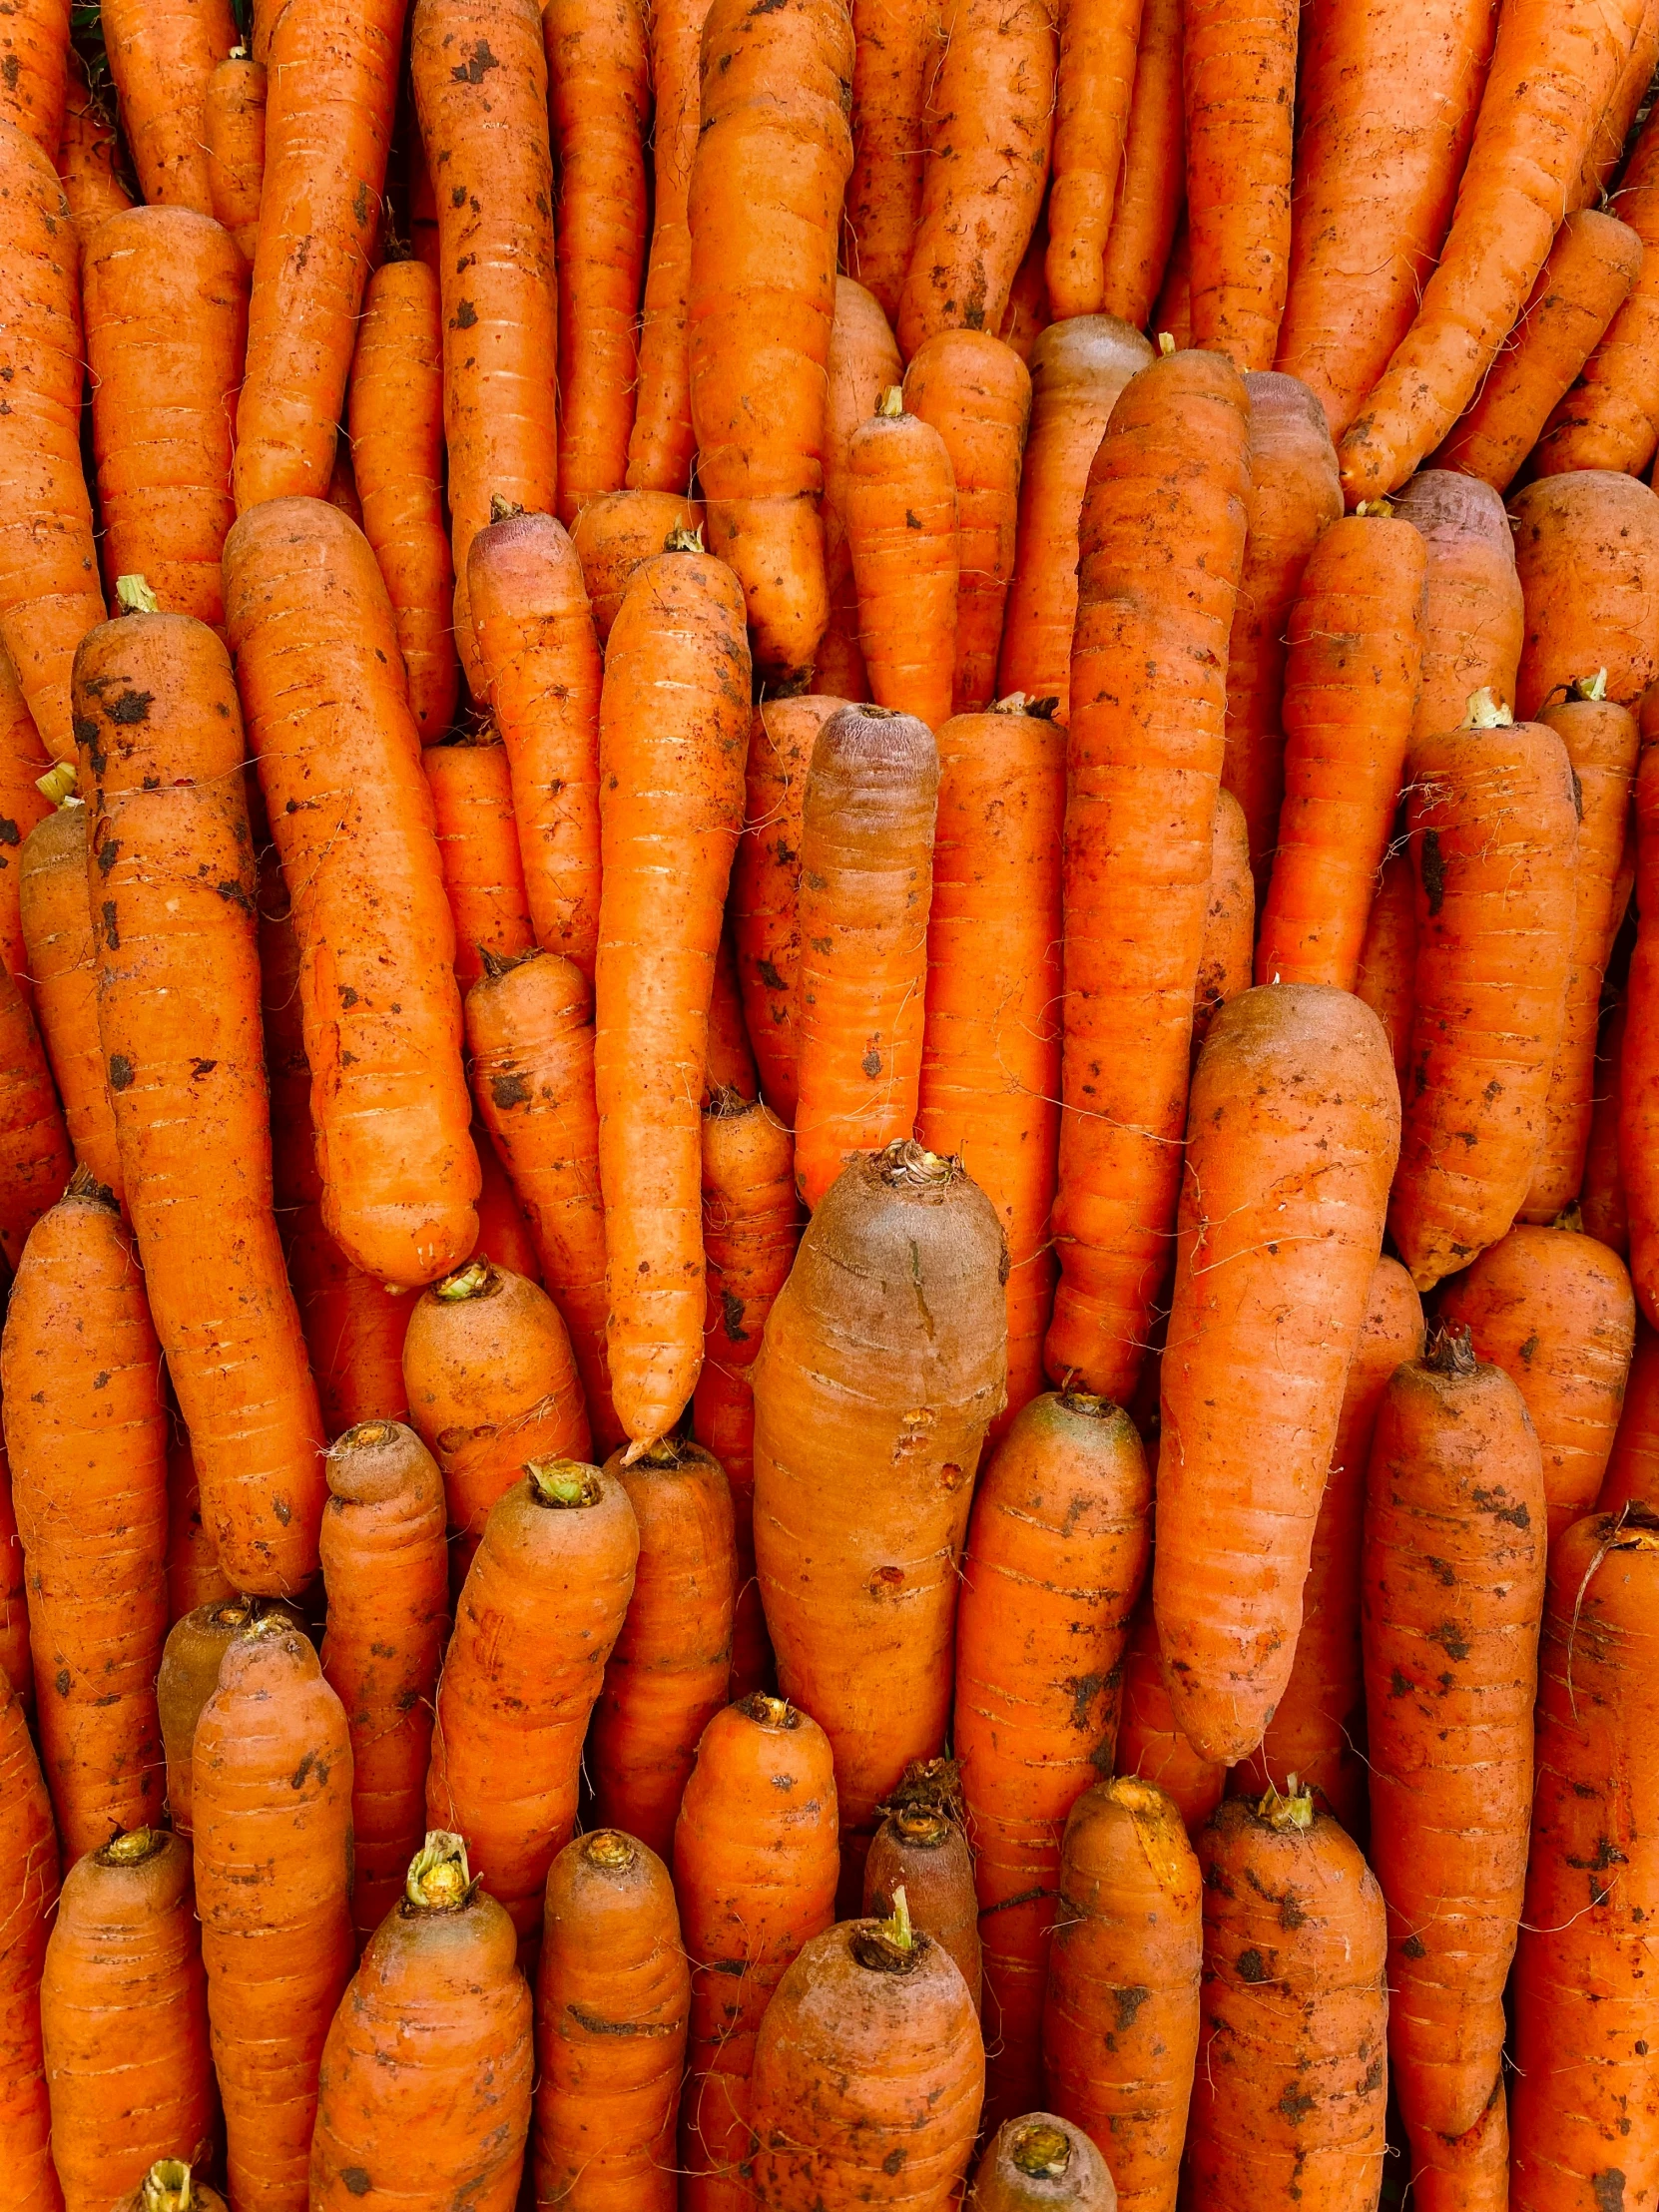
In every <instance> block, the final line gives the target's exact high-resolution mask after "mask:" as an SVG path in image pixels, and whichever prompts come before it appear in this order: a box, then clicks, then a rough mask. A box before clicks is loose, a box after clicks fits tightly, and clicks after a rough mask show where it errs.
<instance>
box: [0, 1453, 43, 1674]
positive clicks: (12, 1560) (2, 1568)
mask: <svg viewBox="0 0 1659 2212" xmlns="http://www.w3.org/2000/svg"><path fill="white" fill-rule="evenodd" d="M27 1584H28V1575H27V1571H26V1568H25V1565H24V1559H23V1545H22V1542H21V1540H20V1539H19V1537H18V1533H17V1512H16V1509H15V1507H14V1506H13V1504H12V1470H11V1463H10V1461H9V1460H8V1459H7V1457H6V1451H5V1445H4V1442H3V1441H0V1695H3V1693H4V1692H5V1691H6V1690H7V1689H8V1688H9V1689H10V1691H11V1693H12V1695H13V1696H14V1697H15V1698H16V1699H17V1701H18V1703H19V1704H20V1705H21V1706H22V1707H23V1710H24V1713H25V1716H27V1715H28V1714H29V1713H31V1712H32V1711H33V1709H34V1702H35V1670H34V1666H33V1664H32V1662H31V1660H30V1657H29V1605H28V1596H27Z"/></svg>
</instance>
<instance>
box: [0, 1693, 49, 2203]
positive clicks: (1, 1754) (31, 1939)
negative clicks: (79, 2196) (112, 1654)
mask: <svg viewBox="0 0 1659 2212" xmlns="http://www.w3.org/2000/svg"><path fill="white" fill-rule="evenodd" d="M0 1870H3V1872H0V2139H3V2140H4V2142H5V2145H6V2167H7V2186H8V2189H9V2192H10V2194H11V2196H12V2197H13V2199H14V2200H15V2202H16V2203H17V2205H18V2206H19V2207H20V2208H21V2207H25V2206H26V2207H28V2212H60V2207H61V2206H62V2203H63V2198H62V2194H61V2192H60V2191H59V2188H58V2179H57V2174H56V2171H55V2170H54V2168H53V2164H52V2155H51V2151H50V2149H49V2147H48V2145H49V2136H50V2130H51V2122H50V2119H49V2117H48V2112H47V2099H46V2064H45V2060H44V2057H43V2056H42V2052H41V2039H40V1977H41V1968H42V1965H43V1963H44V1961H45V1956H46V1944H47V1939H48V1936H49V1934H50V1930H51V1926H52V1914H53V1910H54V1908H55V1907H56V1905H57V1901H58V1839H57V1837H56V1835H55V1834H54V1833H53V1828H52V1806H51V1801H50V1799H49V1798H48V1797H47V1795H46V1784H45V1783H44V1782H43V1781H42V1780H41V1774H40V1763H39V1761H38V1760H37V1759H36V1757H35V1747H34V1745H33V1744H32V1743H31V1742H30V1740H29V1725H28V1720H27V1718H26V1716H25V1713H24V1710H23V1703H22V1700H21V1699H20V1698H19V1697H18V1696H17V1694H16V1692H15V1691H9V1690H8V1689H7V1688H6V1686H5V1684H4V1683H0Z"/></svg>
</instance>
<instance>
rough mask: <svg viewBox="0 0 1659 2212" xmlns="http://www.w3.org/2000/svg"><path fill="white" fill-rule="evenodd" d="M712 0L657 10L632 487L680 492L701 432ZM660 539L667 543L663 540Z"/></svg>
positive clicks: (688, 0)
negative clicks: (696, 304) (692, 345)
mask: <svg viewBox="0 0 1659 2212" xmlns="http://www.w3.org/2000/svg"><path fill="white" fill-rule="evenodd" d="M708 13H709V0H665V4H664V5H662V6H660V7H655V8H653V9H652V10H651V15H650V28H651V88H652V91H653V93H654V94H655V96H656V98H655V106H656V114H655V117H654V127H653V130H652V134H651V182H652V192H651V212H652V228H651V253H650V258H649V260H648V262H647V264H646V272H645V298H644V305H643V308H642V310H641V316H640V352H639V390H638V393H637V395H636V401H635V407H634V426H633V429H632V430H631V431H630V433H629V437H628V476H627V481H628V483H629V485H630V486H631V487H632V488H633V489H635V490H640V491H661V492H676V493H682V494H683V493H684V492H685V491H686V490H687V488H688V487H689V485H690V483H691V471H692V462H693V461H694V459H695V458H696V455H697V436H696V433H695V431H694V430H693V429H692V419H691V365H690V359H689V355H688V350H687V340H686V293H687V290H688V288H689V286H690V282H691V227H690V224H689V222H688V221H687V216H686V199H687V195H688V193H689V191H690V189H691V172H692V158H693V156H694V155H695V154H696V152H697V138H698V126H699V123H700V121H701V119H702V113H703V104H702V88H701V83H700V75H701V67H700V65H701V60H702V46H703V24H704V21H705V18H706V17H707V16H708ZM659 542H661V541H660V540H659Z"/></svg>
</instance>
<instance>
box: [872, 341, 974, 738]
mask: <svg viewBox="0 0 1659 2212" xmlns="http://www.w3.org/2000/svg"><path fill="white" fill-rule="evenodd" d="M846 542H847V550H848V551H849V552H850V554H851V556H852V580H853V583H854V585H855V587H856V590H857V595H858V644H859V648H860V650H861V651H862V653H863V657H864V667H865V669H866V670H867V671H868V684H869V691H870V696H871V697H872V699H873V700H874V701H875V703H876V705H877V706H880V707H890V708H891V709H892V710H893V711H894V712H895V713H897V714H903V715H914V716H915V717H916V719H917V720H918V721H921V722H924V723H926V725H927V727H928V728H929V729H930V730H936V729H937V728H938V727H939V725H940V724H941V723H942V722H946V721H948V720H949V717H950V703H951V695H952V689H953V685H954V680H955V649H956V591H957V579H958V573H959V562H960V552H959V548H958V545H957V539H956V483H955V477H954V475H953V473H952V470H951V466H950V451H949V448H948V447H947V446H946V444H945V442H944V440H943V438H942V437H940V435H939V433H938V431H937V430H935V429H934V428H933V426H932V424H931V423H930V422H924V421H923V420H922V419H921V417H920V416H919V415H913V414H906V413H905V411H904V394H903V390H902V387H901V386H899V385H897V384H894V385H893V386H891V388H890V389H889V390H887V391H885V392H883V393H882V395H881V401H880V404H879V406H878V407H877V408H876V410H875V412H874V414H872V415H870V416H868V417H867V418H866V419H865V420H864V421H863V422H861V423H860V424H859V425H858V427H857V429H856V430H854V431H853V433H852V438H851V441H850V443H849V445H848V447H847V456H846Z"/></svg>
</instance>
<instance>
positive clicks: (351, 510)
mask: <svg viewBox="0 0 1659 2212" xmlns="http://www.w3.org/2000/svg"><path fill="white" fill-rule="evenodd" d="M324 497H325V498H326V499H327V500H328V503H329V505H330V506H334V507H337V508H338V509H339V511H340V513H341V514H342V515H344V517H345V519H346V521H347V522H351V523H354V524H355V525H356V527H357V528H358V529H359V530H360V529H361V528H362V526H363V503H362V501H361V500H360V499H359V498H358V497H357V479H356V475H355V473H354V472H353V470H352V467H351V456H350V454H349V453H348V452H347V451H346V449H345V447H344V446H343V445H336V446H335V448H334V465H333V469H332V471H331V472H330V474H329V477H328V489H327V491H326V493H325V494H324Z"/></svg>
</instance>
